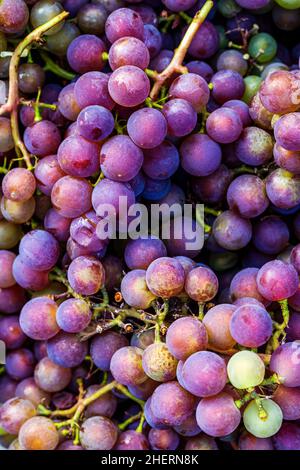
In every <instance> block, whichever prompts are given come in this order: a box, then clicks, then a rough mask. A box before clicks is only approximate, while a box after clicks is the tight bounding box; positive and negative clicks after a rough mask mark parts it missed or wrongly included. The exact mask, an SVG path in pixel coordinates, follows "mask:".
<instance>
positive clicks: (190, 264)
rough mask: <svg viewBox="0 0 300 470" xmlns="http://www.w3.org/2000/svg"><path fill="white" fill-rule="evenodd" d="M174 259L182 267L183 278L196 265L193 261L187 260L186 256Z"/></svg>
mask: <svg viewBox="0 0 300 470" xmlns="http://www.w3.org/2000/svg"><path fill="white" fill-rule="evenodd" d="M175 259H177V261H179V263H180V264H181V266H182V267H183V269H184V273H185V276H186V275H187V274H188V273H189V272H190V271H191V270H192V269H193V268H195V267H196V265H197V264H196V262H195V261H194V260H192V259H191V258H188V257H187V256H175Z"/></svg>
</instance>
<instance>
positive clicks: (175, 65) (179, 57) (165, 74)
mask: <svg viewBox="0 0 300 470" xmlns="http://www.w3.org/2000/svg"><path fill="white" fill-rule="evenodd" d="M213 6H214V2H213V1H211V0H208V1H207V2H205V4H204V5H203V7H202V8H201V10H199V11H198V12H197V13H196V15H195V16H194V18H193V20H192V21H191V23H190V24H189V27H188V29H187V30H186V33H185V35H184V36H183V38H182V41H181V43H180V44H179V46H178V48H177V49H176V50H175V54H174V56H173V58H172V60H171V62H170V64H169V65H168V66H167V67H166V68H165V70H163V71H162V72H161V73H159V74H158V75H157V76H156V77H155V78H154V80H155V83H154V85H153V87H152V90H151V92H150V98H151V99H152V101H155V100H156V99H157V97H158V94H159V91H160V89H161V87H162V86H163V85H164V84H165V82H166V81H167V80H168V79H169V78H170V77H171V76H172V75H173V74H174V73H176V72H177V73H187V72H188V70H187V68H186V67H184V66H183V65H182V63H183V61H184V58H185V55H186V53H187V50H188V48H189V47H190V45H191V42H192V40H193V39H194V37H195V35H196V33H197V32H198V30H199V28H200V26H201V25H202V24H203V23H204V21H205V19H206V17H207V15H208V14H209V12H210V10H211V9H212V7H213Z"/></svg>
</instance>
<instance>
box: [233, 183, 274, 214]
mask: <svg viewBox="0 0 300 470" xmlns="http://www.w3.org/2000/svg"><path fill="white" fill-rule="evenodd" d="M227 202H228V205H229V207H230V209H231V210H233V211H236V212H238V213H239V214H240V215H241V216H242V217H245V218H251V217H257V216H258V215H260V214H262V213H263V212H264V211H265V210H266V209H267V207H268V205H269V201H268V198H267V194H266V187H265V183H264V182H263V181H262V180H261V179H260V178H258V177H257V176H254V175H241V176H239V177H238V178H236V179H235V180H234V181H233V182H232V183H231V184H230V185H229V188H228V191H227Z"/></svg>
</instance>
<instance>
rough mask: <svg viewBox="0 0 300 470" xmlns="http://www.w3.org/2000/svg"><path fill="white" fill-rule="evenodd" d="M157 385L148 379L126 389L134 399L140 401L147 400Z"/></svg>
mask: <svg viewBox="0 0 300 470" xmlns="http://www.w3.org/2000/svg"><path fill="white" fill-rule="evenodd" d="M158 385H159V384H158V382H156V381H154V380H152V379H150V378H149V379H147V380H145V382H143V383H141V384H139V385H130V386H129V387H128V390H129V391H130V393H132V395H134V396H135V397H136V398H139V399H141V400H147V398H149V397H150V396H151V395H152V393H153V392H154V390H155V389H156V387H157V386H158Z"/></svg>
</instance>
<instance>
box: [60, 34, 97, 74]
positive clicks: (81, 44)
mask: <svg viewBox="0 0 300 470" xmlns="http://www.w3.org/2000/svg"><path fill="white" fill-rule="evenodd" d="M87 50H88V51H89V54H85V52H86V51H87ZM103 52H106V47H105V44H104V42H103V41H102V39H100V38H98V37H97V36H95V35H94V34H83V35H81V36H78V37H77V38H75V39H73V41H72V42H71V43H70V45H69V47H68V50H67V59H68V62H69V65H70V67H71V68H72V69H73V70H74V71H75V72H77V73H81V74H84V73H86V72H92V71H98V70H102V69H103V67H104V61H103V59H102V54H103Z"/></svg>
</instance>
